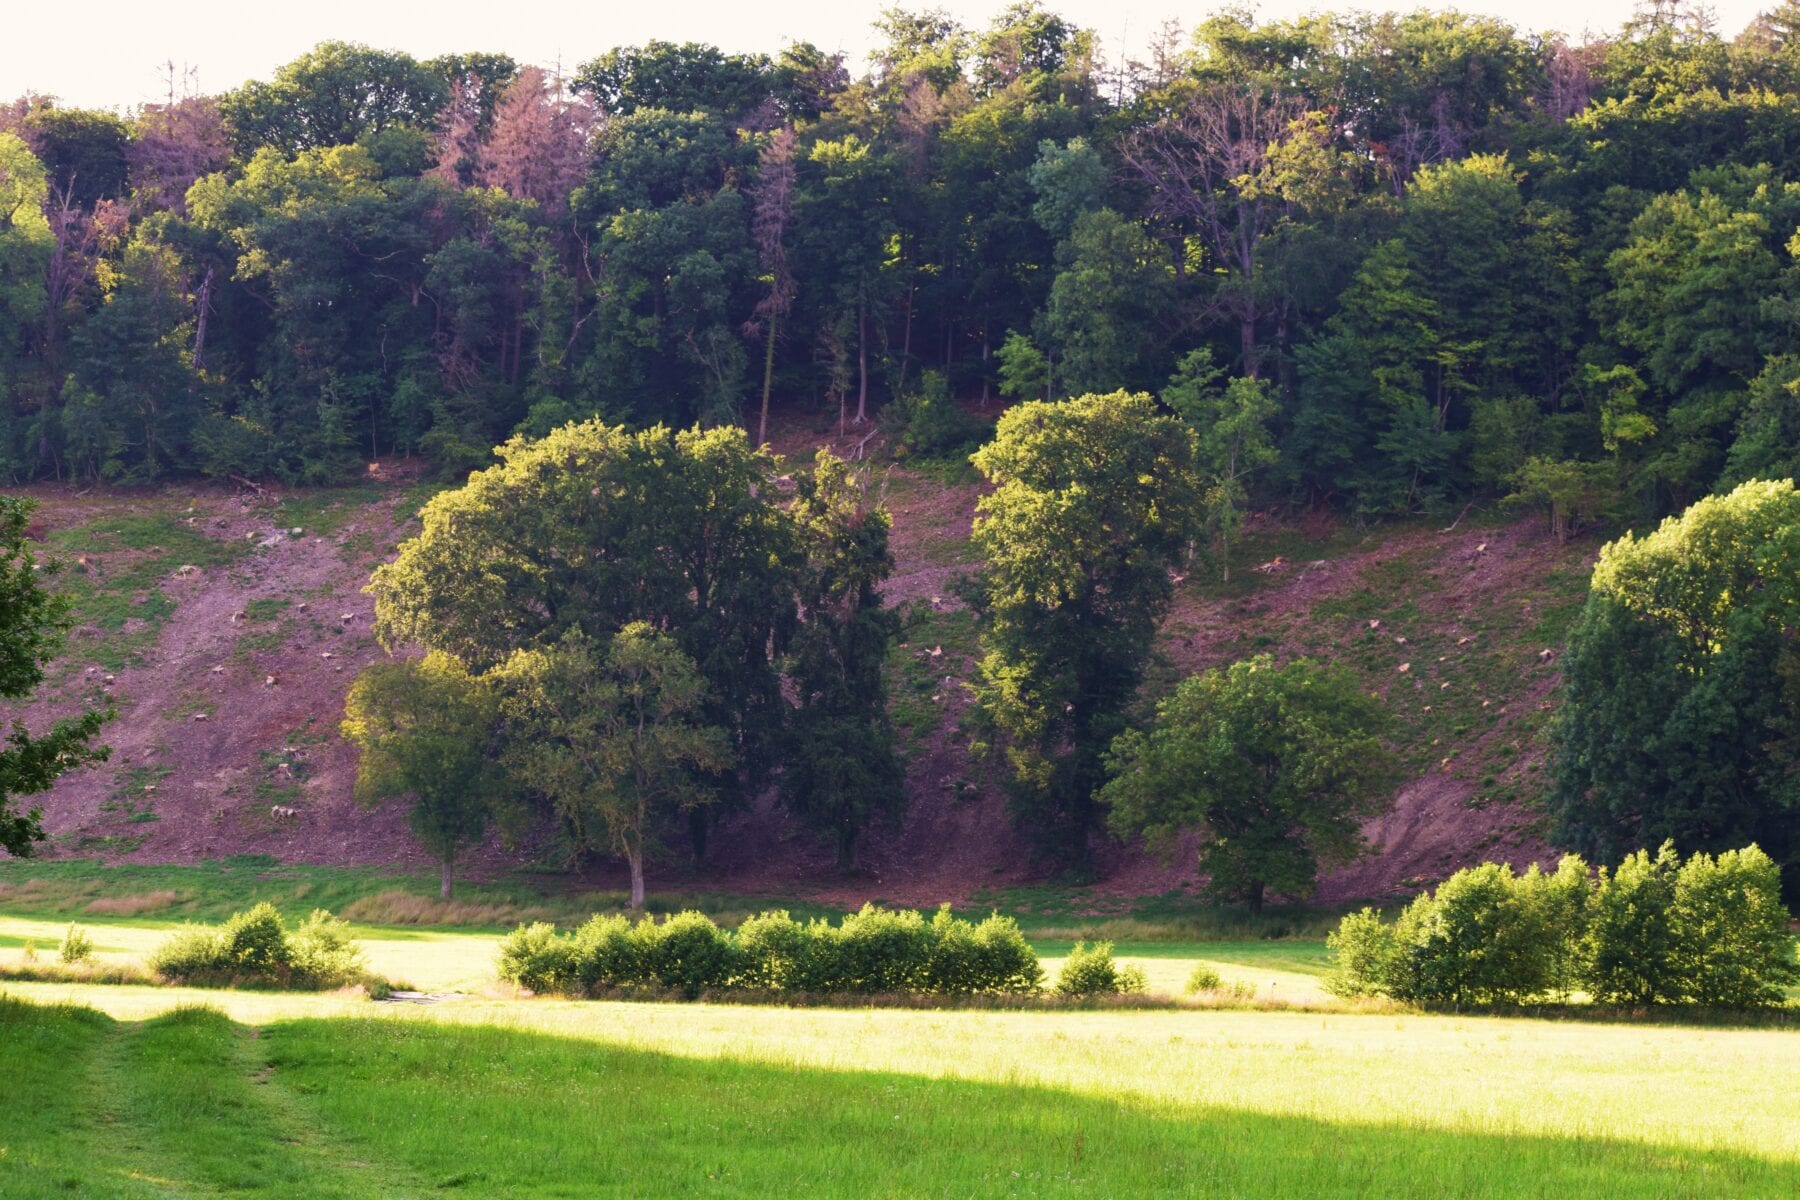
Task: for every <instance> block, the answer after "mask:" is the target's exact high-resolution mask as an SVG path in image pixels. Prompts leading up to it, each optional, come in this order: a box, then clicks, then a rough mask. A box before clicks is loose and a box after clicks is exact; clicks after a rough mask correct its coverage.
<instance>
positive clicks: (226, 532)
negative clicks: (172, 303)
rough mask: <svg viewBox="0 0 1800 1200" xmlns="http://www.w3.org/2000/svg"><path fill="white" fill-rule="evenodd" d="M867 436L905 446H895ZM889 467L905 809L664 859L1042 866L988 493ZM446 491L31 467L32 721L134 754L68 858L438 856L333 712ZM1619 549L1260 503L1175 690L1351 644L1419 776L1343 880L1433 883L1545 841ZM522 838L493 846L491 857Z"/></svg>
mask: <svg viewBox="0 0 1800 1200" xmlns="http://www.w3.org/2000/svg"><path fill="white" fill-rule="evenodd" d="M811 440H812V439H811V438H809V437H808V436H807V435H805V434H804V433H802V432H800V431H795V432H794V433H793V434H792V435H791V436H790V438H789V439H788V441H789V442H791V444H784V445H783V446H782V448H783V449H785V450H787V451H788V452H789V453H790V454H792V455H793V456H794V457H795V458H799V457H800V456H801V454H802V452H803V451H805V450H807V449H808V446H807V443H808V442H810V441H811ZM858 442H860V438H859V439H858ZM852 444H853V445H854V444H857V443H852ZM864 449H865V450H869V451H875V452H876V453H877V454H879V451H880V444H879V440H877V441H876V442H874V443H872V444H870V445H868V446H865V447H864ZM873 478H874V486H876V487H877V488H879V489H880V490H881V491H882V492H883V493H884V495H885V497H886V500H887V503H888V504H889V506H890V507H891V509H892V511H893V514H894V525H895V530H894V549H895V552H896V556H897V559H898V570H897V571H896V574H895V576H894V578H893V580H892V581H891V584H890V588H889V594H890V598H891V599H892V601H893V602H894V603H896V604H900V605H903V606H904V607H905V609H906V611H907V614H908V620H907V631H906V634H905V636H904V638H903V644H902V645H900V646H898V647H897V648H896V649H895V651H894V655H893V659H892V661H891V664H890V683H891V687H892V702H893V710H894V715H895V718H896V723H897V725H898V727H899V729H900V731H901V734H902V737H903V738H904V742H905V752H906V755H907V759H908V764H909V771H908V774H909V781H910V785H909V789H910V793H911V804H910V808H909V810H908V813H907V815H906V817H905V818H904V819H903V820H902V821H901V822H900V823H899V825H898V826H897V827H895V828H889V829H878V830H876V831H875V833H874V835H873V836H872V837H871V839H870V841H869V843H868V845H867V847H866V850H865V854H864V862H865V866H866V871H865V873H864V875H862V876H861V877H859V878H856V879H853V880H843V879H840V878H837V877H836V876H834V875H833V874H832V872H831V870H830V863H831V857H830V854H829V852H828V850H827V848H825V847H824V846H821V845H818V844H816V843H815V842H814V841H813V840H812V839H811V838H810V837H809V836H808V835H807V834H805V833H804V832H803V831H802V830H801V829H799V828H798V827H797V826H796V825H794V824H793V823H791V822H789V821H787V820H786V819H785V818H784V817H783V816H782V814H781V813H780V812H779V811H778V810H776V809H774V807H773V805H772V804H768V803H765V804H764V805H763V806H762V810H761V811H759V812H756V813H751V814H740V815H738V816H736V817H734V818H732V819H731V821H730V823H729V824H728V826H727V827H726V829H725V830H724V831H723V834H722V836H719V837H716V838H715V839H714V840H713V844H712V850H711V851H710V854H709V859H708V861H707V863H706V864H704V866H703V867H694V866H691V865H686V864H684V863H683V862H682V861H681V860H680V858H678V857H677V858H673V859H671V861H670V862H669V863H667V864H665V866H664V867H663V868H662V870H661V872H660V874H661V877H662V878H664V879H674V878H677V877H680V878H682V879H684V881H686V882H690V883H700V882H704V883H705V884H706V885H707V886H714V887H722V888H732V889H737V890H744V891H770V892H779V893H796V892H812V893H821V894H830V895H839V894H841V895H845V896H854V895H872V896H878V897H881V898H884V899H888V900H893V901H904V902H921V903H923V902H933V901H936V900H939V899H944V898H960V897H966V896H969V895H971V894H974V893H977V892H980V891H982V890H985V889H989V888H993V887H998V886H1005V885H1009V884H1017V883H1023V882H1027V881H1030V880H1031V879H1033V878H1034V872H1033V868H1032V866H1031V864H1030V862H1029V854H1028V851H1027V847H1026V844H1025V842H1024V841H1023V839H1021V838H1020V837H1019V836H1018V835H1017V834H1016V833H1014V832H1013V830H1012V829H1011V827H1010V824H1009V822H1008V820H1007V815H1006V806H1005V801H1004V799H1003V793H1002V790H1001V788H1000V787H999V786H998V778H997V776H996V774H995V772H994V768H993V766H992V765H991V764H989V763H987V762H983V761H972V760H971V759H970V756H969V754H968V752H967V736H966V733H965V725H966V719H967V716H968V707H969V699H968V695H967V691H966V689H965V687H964V683H965V681H966V680H967V679H969V677H970V675H971V673H972V671H973V670H974V664H975V655H976V648H975V640H976V632H975V623H974V619H973V617H972V616H971V614H969V613H968V612H967V611H965V610H963V609H962V608H961V606H960V605H959V604H958V603H957V601H956V600H955V599H954V598H953V597H952V595H951V591H950V587H949V584H950V582H951V580H952V579H953V578H954V577H955V575H956V574H957V573H958V572H959V571H961V570H963V569H964V568H965V567H966V566H967V565H968V562H969V557H970V555H969V547H968V545H967V534H968V528H969V522H970V519H971V517H972V516H973V513H974V505H975V501H976V498H977V496H978V487H977V485H976V484H975V483H974V482H973V481H972V480H967V479H960V478H958V477H957V476H956V475H955V474H954V473H953V472H946V471H944V470H942V469H927V470H919V471H914V470H908V469H906V468H905V467H903V466H899V465H889V464H885V463H879V461H878V465H876V466H875V467H874V470H873ZM429 492H430V489H429V487H428V486H425V485H420V484H416V483H412V482H409V481H406V480H397V479H385V480H384V479H379V478H375V479H372V480H371V481H370V482H369V483H367V484H365V485H361V486H357V487H353V488H340V489H332V490H323V491H312V492H289V491H282V490H278V489H273V488H268V489H264V490H261V491H256V490H251V489H229V488H226V489H221V488H215V487H209V486H199V487H194V486H189V487H180V486H177V487H170V488H166V489H162V490H158V491H132V492H126V491H117V492H107V491H105V490H103V489H93V490H87V491H81V492H76V491H73V490H68V489H62V488H53V487H42V488H37V489H33V490H32V491H31V493H30V494H31V495H32V497H33V498H34V499H35V500H37V501H38V502H39V505H40V507H39V510H38V514H37V521H36V524H35V527H34V532H35V533H36V534H37V535H39V536H40V537H41V538H42V539H43V541H44V542H45V543H46V548H47V549H48V550H50V551H53V552H54V553H55V554H56V555H59V556H60V557H61V558H62V559H63V560H64V562H65V568H64V573H63V574H62V575H61V576H60V577H59V579H60V582H59V586H63V587H66V588H67V589H69V590H70V591H71V592H72V593H73V594H74V596H75V597H76V601H77V616H78V620H79V625H78V627H77V628H76V630H75V632H74V636H73V637H72V638H71V641H70V648H69V653H68V655H67V656H66V658H65V659H64V660H63V661H62V662H60V663H59V664H58V665H57V668H56V673H55V675H54V676H53V680H52V683H51V685H50V686H48V687H47V688H46V689H45V697H44V701H43V702H42V703H40V704H39V705H37V706H35V708H34V711H33V712H32V713H30V714H28V716H29V717H30V718H31V719H33V720H38V719H42V718H43V717H44V716H46V715H48V713H49V712H51V711H56V710H61V709H65V708H67V707H70V706H72V705H73V704H75V703H76V702H78V701H85V702H87V703H96V702H102V701H110V703H111V704H112V705H113V706H114V707H115V708H116V710H117V712H118V719H117V720H116V721H115V722H114V723H113V724H112V725H111V726H110V727H109V728H108V730H107V734H106V739H107V741H108V742H109V744H110V745H111V746H112V748H113V755H112V758H111V760H110V761H109V762H108V763H106V764H105V765H103V766H101V767H98V768H95V769H92V770H88V771H84V772H80V773H78V774H75V775H72V776H70V777H68V778H66V779H64V780H63V781H61V782H60V783H59V784H58V785H57V787H56V789H55V790H54V791H53V792H51V793H50V794H49V795H48V796H47V797H44V798H42V803H43V804H44V808H45V811H46V816H47V821H46V824H47V827H48V828H49V830H50V832H51V834H52V837H53V844H52V848H51V849H52V852H55V853H61V854H88V855H96V854H97V855H105V856H109V857H121V858H133V859H137V860H141V861H192V860H197V859H201V858H219V857H226V856H230V855H233V854H245V853H256V854H270V855H274V856H277V857H279V858H281V859H283V860H286V861H308V862H332V863H394V864H405V865H407V866H418V867H423V866H424V856H423V855H422V854H421V853H420V852H419V851H418V850H417V849H416V848H415V847H414V845H413V843H412V841H411V839H410V837H409V836H408V835H407V833H406V830H405V826H404V822H403V821H402V820H401V818H400V815H399V813H398V812H397V811H395V810H394V809H392V808H391V807H390V808H389V809H387V810H379V811H368V810H365V809H363V808H362V807H360V806H359V805H358V804H357V803H356V802H355V801H354V799H353V797H352V795H351V791H352V781H353V777H354V766H355V764H354V759H353V756H352V754H351V752H350V750H349V748H348V747H347V746H346V745H345V744H344V743H343V742H342V741H341V739H339V737H338V736H337V732H336V730H337V722H338V719H339V717H340V715H341V711H342V701H343V694H344V691H345V688H346V687H347V686H348V683H349V681H350V679H351V678H353V677H354V675H355V673H356V671H357V670H358V669H360V668H361V667H362V666H364V665H366V664H368V663H370V662H372V661H375V660H376V659H377V658H378V657H379V656H380V655H381V654H382V651H381V649H380V648H379V647H378V646H377V645H376V643H375V640H374V638H373V636H372V634H371V631H370V618H371V615H372V609H371V603H370V601H369V599H368V597H366V596H364V595H363V594H362V592H361V587H362V584H363V582H364V581H365V580H366V578H367V576H368V572H369V569H370V568H371V567H372V566H373V565H374V564H375V563H376V562H378V561H380V560H381V559H382V558H383V557H385V556H387V555H389V554H391V553H392V550H393V548H394V546H395V545H396V544H397V543H398V541H399V540H401V539H402V538H403V537H404V536H406V534H407V532H408V530H409V529H410V528H412V527H413V523H414V516H415V514H416V511H417V508H418V506H419V504H420V503H421V502H422V501H423V499H424V498H425V497H426V496H427V495H429ZM1592 549H1593V548H1592V546H1591V545H1583V544H1571V545H1558V544H1557V543H1556V542H1555V541H1554V540H1552V539H1551V538H1550V537H1549V536H1548V535H1547V534H1546V533H1545V532H1543V531H1542V529H1541V527H1540V526H1539V525H1538V524H1537V523H1534V522H1529V521H1516V522H1511V523H1504V524H1502V523H1495V522H1494V521H1491V520H1489V521H1483V520H1482V519H1481V518H1480V516H1479V514H1473V515H1471V516H1468V517H1465V518H1464V519H1463V520H1462V521H1461V522H1460V523H1459V524H1458V525H1457V526H1456V527H1454V528H1451V529H1447V530H1445V529H1438V528H1435V527H1432V526H1427V525H1403V526H1394V525H1387V526H1378V527H1373V528H1370V529H1366V530H1355V529H1351V528H1348V527H1346V526H1344V525H1341V524H1339V523H1336V522H1334V521H1330V520H1325V519H1314V520H1312V521H1310V522H1308V523H1306V524H1303V525H1294V524H1290V523H1286V522H1282V521H1278V520H1276V519H1274V518H1272V517H1257V518H1255V519H1253V520H1252V522H1251V525H1250V529H1249V536H1248V539H1247V541H1246V544H1245V546H1244V548H1243V550H1242V553H1241V554H1240V555H1239V556H1238V557H1237V560H1236V561H1237V563H1238V568H1237V570H1236V571H1234V573H1233V577H1232V579H1231V580H1230V582H1229V583H1226V582H1224V581H1222V580H1218V579H1216V578H1212V577H1210V576H1209V575H1208V574H1207V573H1206V572H1205V571H1203V570H1201V569H1199V568H1198V567H1197V568H1196V570H1195V571H1194V573H1192V574H1191V575H1190V576H1189V577H1187V578H1185V579H1184V580H1183V581H1182V585H1181V589H1180V598H1179V601H1178V603H1177V606H1176V609H1175V611H1174V613H1173V614H1172V615H1171V617H1170V619H1169V621H1168V623H1167V626H1166V628H1165V636H1164V639H1163V643H1162V649H1163V652H1164V659H1165V661H1164V662H1163V663H1161V664H1160V665H1159V666H1158V668H1157V670H1156V671H1155V673H1154V677H1153V688H1161V687H1167V686H1168V685H1169V684H1170V683H1171V682H1172V681H1173V680H1174V679H1175V678H1177V677H1178V676H1179V674H1181V673H1185V672H1189V671H1193V670H1198V669H1201V668H1204V667H1207V666H1212V665H1217V664H1220V663H1224V662H1228V661H1231V660H1233V659H1235V658H1239V657H1243V656H1247V655H1250V654H1256V653H1265V652H1266V653H1271V654H1274V655H1276V656H1278V657H1282V658H1287V657H1295V656H1300V655H1310V656H1312V657H1315V658H1320V659H1328V660H1332V661H1337V662H1342V663H1345V664H1347V665H1349V666H1351V667H1353V668H1354V669H1356V670H1357V671H1358V672H1360V673H1361V674H1362V676H1363V677H1364V678H1365V680H1366V682H1367V684H1368V686H1369V688H1370V690H1371V691H1372V692H1376V693H1378V694H1380V695H1381V696H1383V697H1384V699H1385V701H1386V702H1387V703H1388V704H1389V705H1390V706H1391V708H1392V709H1393V712H1394V714H1395V717H1396V722H1397V737H1398V741H1399V744H1400V746H1401V749H1402V750H1403V752H1404V754H1405V756H1406V760H1407V763H1408V767H1409V772H1410V779H1409V782H1408V783H1407V784H1406V785H1405V786H1404V787H1403V788H1402V789H1401V790H1400V792H1399V794H1398V796H1397V798H1396V803H1395V806H1394V808H1393V811H1392V812H1391V813H1390V814H1389V815H1388V816H1385V817H1383V818H1380V819H1379V820H1376V821H1374V822H1372V823H1371V825H1370V827H1369V830H1368V834H1369V838H1370V841H1371V842H1372V844H1373V845H1374V846H1375V847H1376V848H1377V852H1376V853H1375V854H1373V855H1372V856H1371V857H1369V858H1368V859H1366V860H1364V861H1362V862H1359V863H1357V864H1355V865H1353V866H1351V867H1349V868H1345V869H1342V870H1340V871H1338V872H1336V873H1335V874H1333V875H1331V876H1330V877H1329V878H1328V879H1327V880H1326V881H1325V883H1324V886H1323V888H1322V889H1321V894H1322V897H1323V898H1325V899H1329V900H1346V899H1353V898H1359V897H1364V896H1385V895H1390V894H1392V893H1394V892H1396V891H1402V890H1409V889H1410V888H1412V887H1416V886H1418V885H1419V884H1420V883H1423V882H1425V881H1429V880H1435V879H1436V878H1439V877H1441V876H1442V875H1443V874H1444V873H1446V872H1447V871H1449V870H1451V869H1453V868H1455V867H1456V866H1459V865H1462V864H1465V863H1467V862H1470V861H1474V860H1477V859H1480V858H1483V857H1507V858H1511V859H1513V860H1515V861H1523V860H1525V859H1529V858H1533V857H1538V856H1540V855H1542V854H1544V853H1545V852H1546V851H1547V847H1545V846H1544V845H1543V843H1542V841H1541V838H1540V835H1539V832H1538V828H1539V826H1538V822H1537V820H1536V818H1535V815H1534V812H1533V810H1532V807H1531V800H1532V798H1533V797H1534V796H1535V795H1536V793H1537V792H1538V790H1539V788H1540V787H1541V777H1542V739H1541V733H1542V730H1543V726H1544V722H1545V719H1546V716H1547V714H1548V711H1549V706H1550V702H1551V700H1550V697H1551V693H1552V689H1553V687H1554V683H1555V679H1556V662H1555V649H1556V647H1557V646H1559V645H1560V642H1561V637H1562V631H1563V628H1564V627H1565V625H1566V622H1567V620H1568V618H1569V617H1570V616H1571V615H1572V613H1573V611H1574V609H1575V607H1576V606H1577V605H1578V604H1579V600H1580V596H1581V593H1582V589H1583V587H1584V584H1585V573H1586V563H1587V560H1588V559H1589V558H1590V557H1591V553H1592ZM515 857H516V856H515V855H514V854H513V853H511V852H508V851H507V850H506V849H504V848H503V847H501V846H499V845H498V844H495V845H490V846H489V847H487V848H486V849H485V850H484V851H483V852H482V854H481V855H480V856H479V861H478V863H476V864H474V865H475V866H476V869H481V868H483V867H485V868H487V869H496V868H498V867H500V866H502V865H503V864H505V863H507V862H510V861H514V859H515ZM1102 865H1103V869H1104V873H1105V878H1104V879H1103V881H1102V883H1101V884H1100V885H1099V886H1100V887H1101V888H1102V889H1104V890H1106V891H1108V892H1112V893H1118V894H1136V895H1144V894H1153V893H1162V892H1166V891H1170V890H1173V889H1178V888H1185V887H1191V886H1192V885H1193V882H1194V880H1193V869H1192V865H1191V857H1188V858H1178V859H1177V860H1176V861H1174V862H1172V863H1167V864H1165V863H1161V862H1159V861H1156V860H1154V859H1150V858H1147V857H1145V856H1144V855H1142V854H1140V853H1137V852H1135V851H1133V850H1131V849H1128V848H1114V849H1112V850H1110V851H1109V852H1108V853H1107V854H1106V855H1104V856H1103V860H1102ZM599 873H600V874H601V875H605V874H606V873H607V872H606V870H605V869H604V868H602V869H600V871H599Z"/></svg>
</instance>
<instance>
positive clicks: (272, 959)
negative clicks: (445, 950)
mask: <svg viewBox="0 0 1800 1200" xmlns="http://www.w3.org/2000/svg"><path fill="white" fill-rule="evenodd" d="M149 965H150V969H151V970H152V971H154V972H156V973H157V974H158V975H160V976H162V977H163V978H164V979H167V980H170V981H172V982H177V983H192V984H201V985H215V986H227V987H229V986H232V985H235V984H269V985H275V986H279V987H303V988H335V987H344V986H347V985H349V984H352V983H356V982H359V981H368V980H367V974H366V972H367V967H366V964H365V961H364V959H363V953H362V950H361V948H360V947H358V946H357V945H356V943H355V942H354V941H352V940H351V938H350V926H349V924H348V923H347V922H344V921H340V920H338V919H337V918H336V917H333V916H332V915H331V914H330V913H328V912H326V911H325V910H324V909H315V910H314V911H313V913H312V915H311V916H309V917H307V919H306V920H305V921H304V922H302V923H301V925H300V927H299V928H298V929H295V930H294V931H293V932H292V933H289V932H288V930H287V927H286V925H285V924H284V923H283V921H282V919H281V913H280V912H279V911H277V909H276V908H275V906H274V905H273V904H269V903H266V902H265V903H262V904H257V905H255V906H254V907H252V908H250V909H248V910H246V911H244V912H241V913H236V914H233V916H232V917H231V918H230V919H229V920H227V921H226V922H225V924H224V925H223V926H222V927H220V928H218V929H208V928H206V927H204V926H199V925H188V926H184V927H183V928H181V929H180V930H177V931H176V932H175V934H174V935H173V936H171V937H170V938H169V940H168V941H166V942H164V943H163V944H162V945H161V946H159V947H157V948H156V950H155V952H153V953H152V954H151V955H150V960H149ZM369 982H377V981H369Z"/></svg>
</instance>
